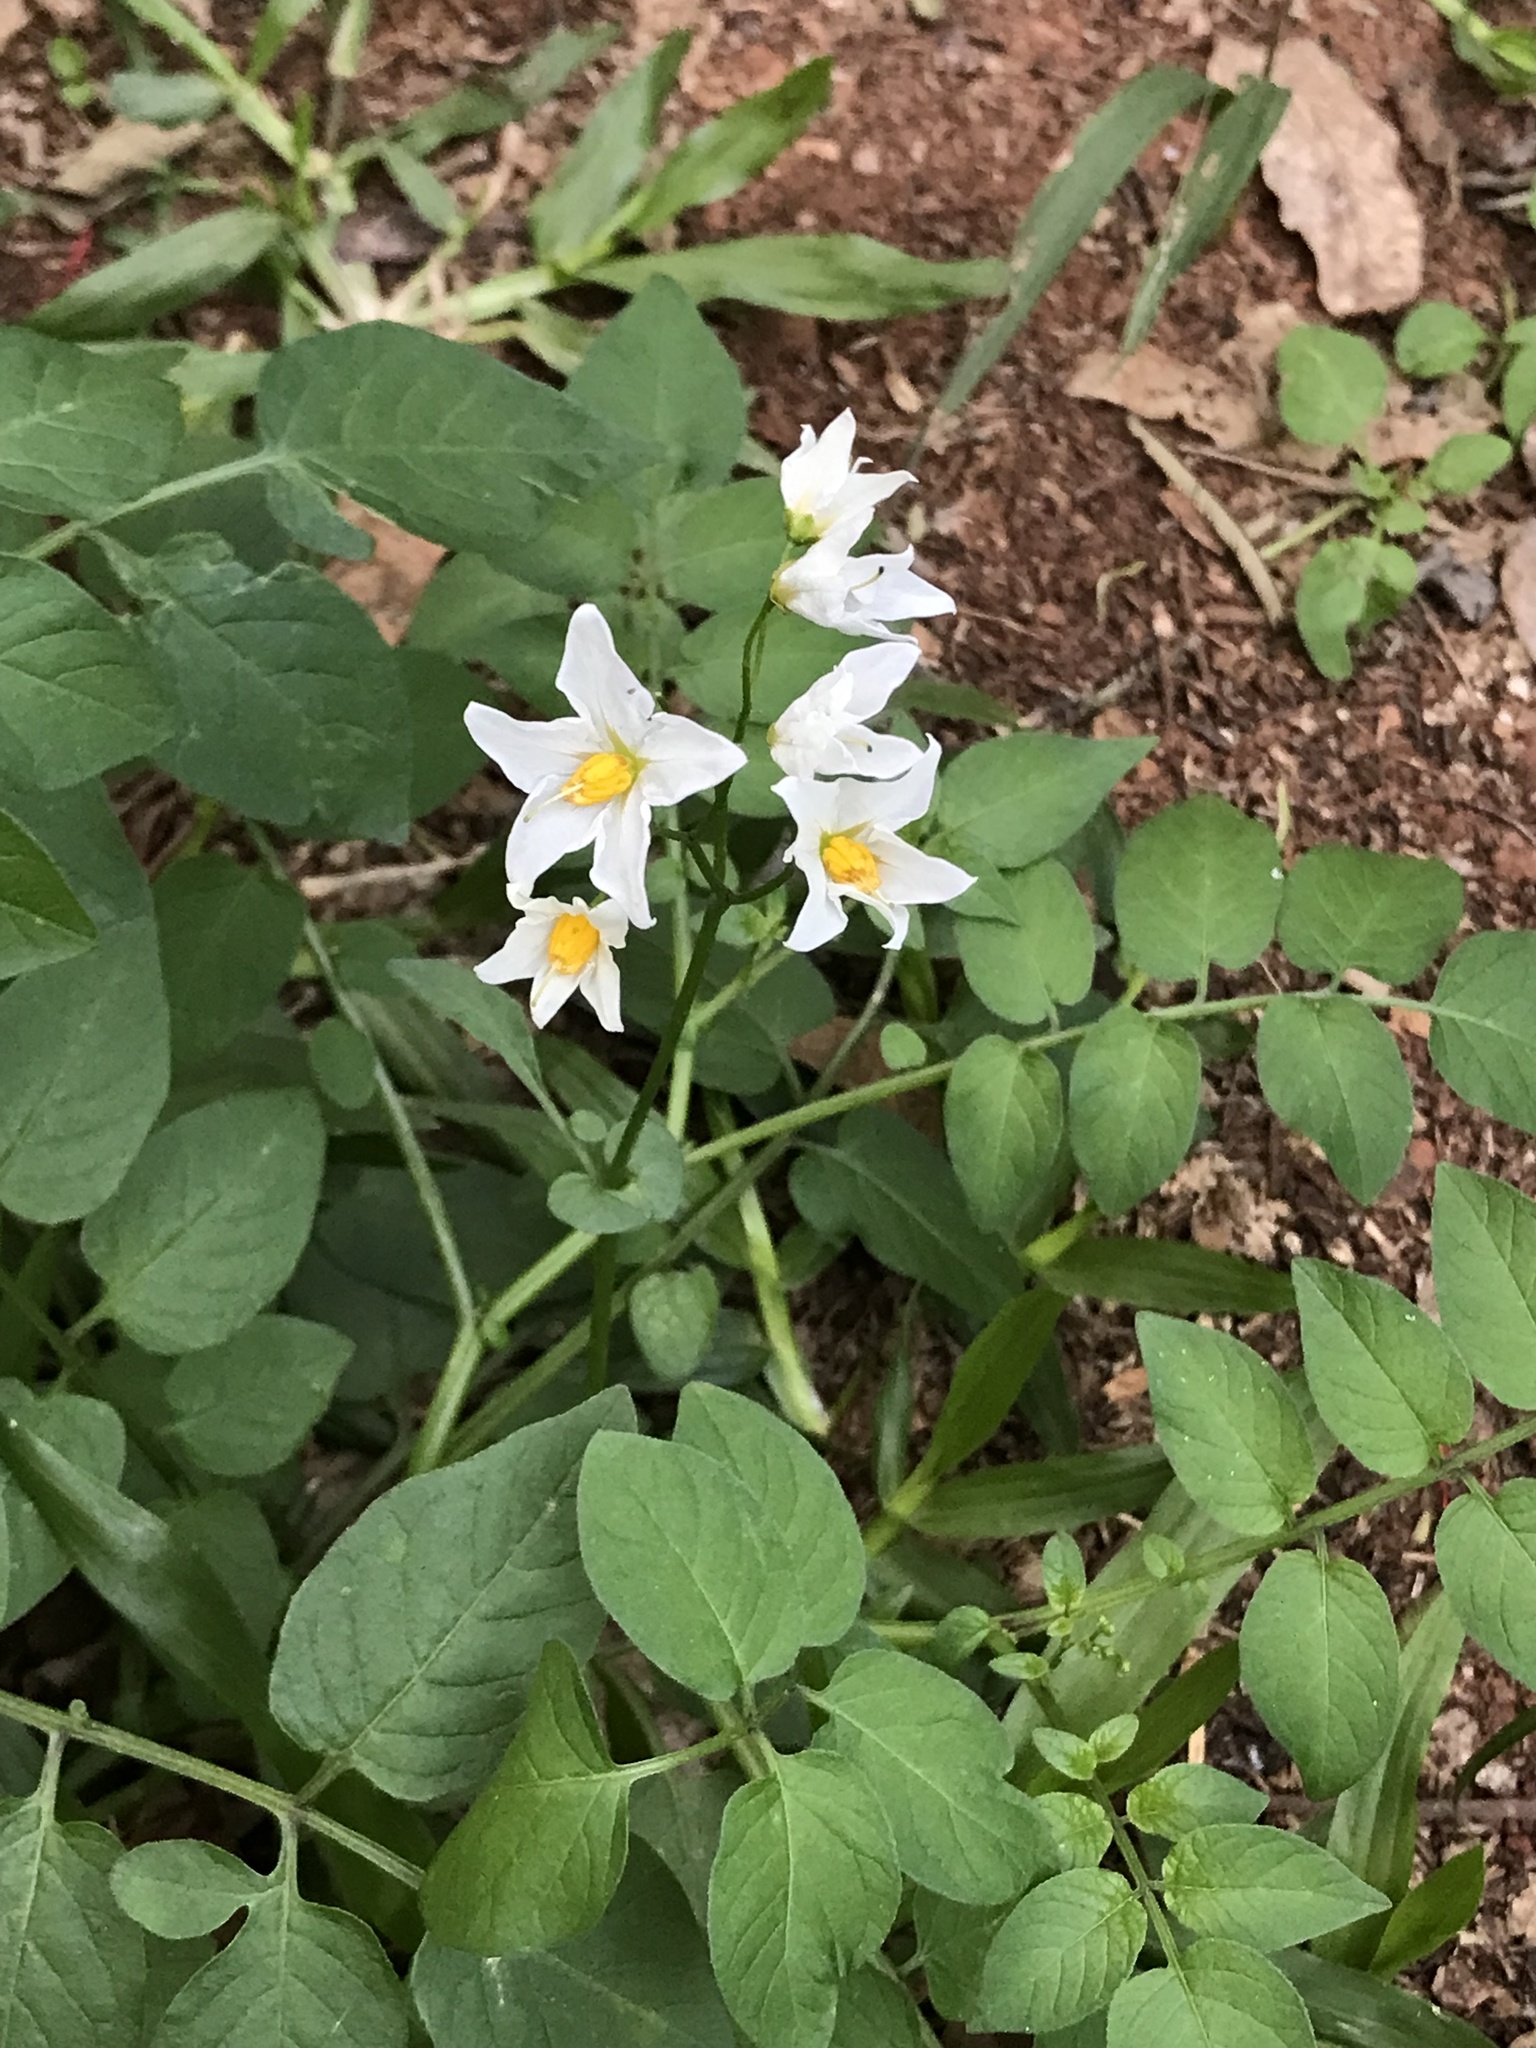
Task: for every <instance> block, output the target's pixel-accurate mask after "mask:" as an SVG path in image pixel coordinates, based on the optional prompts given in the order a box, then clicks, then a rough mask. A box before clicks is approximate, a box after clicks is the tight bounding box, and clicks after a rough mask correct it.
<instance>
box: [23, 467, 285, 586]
mask: <svg viewBox="0 0 1536 2048" xmlns="http://www.w3.org/2000/svg"><path fill="white" fill-rule="evenodd" d="M287 459H288V458H287V457H286V456H285V455H282V454H280V453H279V452H278V451H277V450H276V449H275V448H261V449H258V450H257V451H256V452H255V453H254V454H251V455H238V456H236V457H235V459H234V461H232V462H219V463H215V465H214V466H213V468H212V469H200V470H198V471H197V472H196V474H195V475H193V476H181V477H173V478H172V479H171V480H170V482H169V483H164V484H157V485H156V486H155V488H154V489H153V490H152V491H146V492H145V493H144V495H143V496H142V497H141V498H132V499H130V500H129V502H128V503H127V504H126V505H114V506H113V508H112V510H111V511H110V512H102V513H98V515H97V516H96V517H95V518H94V519H72V520H70V522H69V524H68V525H67V526H56V527H54V529H53V530H52V532H51V533H45V534H44V535H43V536H42V538H41V539H40V540H35V541H33V542H32V544H31V546H30V547H25V548H19V549H18V550H17V553H18V554H19V555H20V557H21V558H22V560H24V561H29V562H44V561H46V560H47V559H48V557H49V556H50V555H57V554H59V553H61V552H62V551H63V550H64V549H65V548H67V547H73V545H74V544H75V542H76V541H77V540H79V539H81V537H82V536H83V535H85V534H88V533H97V532H99V531H100V530H101V528H102V527H104V526H111V525H112V524H113V523H114V522H115V521H116V520H119V519H126V518H128V517H129V515H130V514H132V513H134V512H147V511H148V510H149V509H150V507H151V506H153V505H166V504H169V503H170V502H171V500H172V499H174V498H189V497H193V496H195V495H196V494H197V492H199V491H210V490H214V489H215V488H217V486H218V485H220V484H227V483H230V482H232V481H233V480H234V479H235V478H236V477H242V476H253V475H255V474H256V473H257V472H258V471H260V470H264V469H280V468H282V466H283V464H284V463H285V462H286V461H287Z"/></svg>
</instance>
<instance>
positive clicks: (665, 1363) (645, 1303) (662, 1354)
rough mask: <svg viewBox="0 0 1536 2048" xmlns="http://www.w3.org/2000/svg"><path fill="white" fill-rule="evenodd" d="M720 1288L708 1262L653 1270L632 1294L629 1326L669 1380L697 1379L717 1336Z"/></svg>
mask: <svg viewBox="0 0 1536 2048" xmlns="http://www.w3.org/2000/svg"><path fill="white" fill-rule="evenodd" d="M719 1319H720V1288H719V1284H718V1282H717V1281H716V1279H715V1276H714V1274H713V1273H712V1272H711V1271H710V1269H709V1267H708V1266H687V1267H683V1268H681V1269H680V1270H678V1271H675V1272H671V1273H648V1274H647V1275H646V1276H645V1278H644V1279H643V1280H639V1281H637V1282H636V1283H635V1285H634V1287H633V1288H632V1289H631V1290H630V1296H629V1327H630V1328H631V1330H633V1332H634V1336H635V1342H636V1343H637V1344H638V1345H639V1347H640V1353H641V1356H642V1357H643V1358H644V1360H645V1362H646V1364H647V1365H648V1366H649V1367H650V1368H651V1371H652V1372H653V1373H655V1375H656V1377H657V1379H659V1380H660V1381H661V1382H662V1383H663V1384H664V1385H665V1386H669V1387H679V1386H682V1385H683V1384H684V1382H685V1381H687V1380H690V1379H692V1377H693V1375H694V1374H695V1373H696V1372H697V1371H698V1369H699V1367H700V1365H701V1364H702V1363H703V1361H704V1358H705V1356H706V1354H707V1353H708V1351H709V1348H710V1345H711V1344H712V1343H713V1341H714V1335H715V1329H716V1325H717V1324H718V1322H719Z"/></svg>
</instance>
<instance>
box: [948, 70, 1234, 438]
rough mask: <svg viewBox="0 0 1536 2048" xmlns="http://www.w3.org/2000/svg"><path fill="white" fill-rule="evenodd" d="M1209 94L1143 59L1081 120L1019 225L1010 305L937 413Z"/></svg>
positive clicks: (995, 355)
mask: <svg viewBox="0 0 1536 2048" xmlns="http://www.w3.org/2000/svg"><path fill="white" fill-rule="evenodd" d="M1210 91H1211V88H1210V86H1209V85H1208V83H1207V82H1206V80H1205V79H1204V78H1202V77H1201V76H1200V74H1199V73H1198V72H1195V71H1187V70H1185V69H1183V68H1182V67H1181V66H1179V65H1175V64H1149V65H1148V66H1147V68H1146V69H1145V70H1144V71H1142V72H1141V73H1140V74H1139V75H1138V76H1137V77H1135V78H1133V79H1132V80H1131V81H1130V83H1129V84H1128V85H1124V86H1122V87H1121V88H1120V90H1119V91H1118V92H1117V93H1116V94H1115V95H1114V97H1113V98H1112V99H1110V100H1108V101H1107V102H1106V103H1105V104H1104V105H1103V106H1102V107H1100V108H1099V110H1098V111H1097V113H1095V114H1093V115H1092V116H1091V117H1090V119H1089V120H1087V121H1086V122H1085V123H1084V124H1083V127H1082V128H1081V130H1080V131H1079V133H1078V136H1077V140H1076V142H1075V143H1074V145H1073V149H1072V158H1071V161H1070V162H1069V163H1068V164H1066V165H1065V166H1064V167H1063V168H1062V169H1061V170H1059V171H1053V172H1052V173H1051V175H1050V177H1049V178H1047V179H1046V181H1045V183H1044V184H1043V185H1042V186H1041V188H1040V190H1039V191H1038V192H1037V193H1036V195H1035V197H1034V199H1033V200H1032V201H1031V203H1030V206H1029V210H1028V212H1027V213H1026V214H1025V215H1024V218H1023V220H1022V221H1021V222H1020V223H1019V231H1018V234H1017V235H1016V237H1015V238H1014V244H1013V253H1012V256H1011V258H1010V261H1009V269H1010V271H1011V272H1012V273H1013V277H1012V283H1011V285H1010V286H1009V288H1008V289H1009V298H1008V303H1007V305H1006V306H1005V307H1003V309H1002V310H1001V311H1000V312H999V313H997V314H995V315H994V316H993V318H992V319H991V320H990V321H989V322H988V323H987V325H986V326H985V327H984V328H983V329H982V331H981V332H980V334H978V335H977V336H976V338H975V339H974V340H973V341H972V342H971V344H970V346H969V347H968V348H967V349H966V351H965V353H964V354H963V355H962V356H961V358H960V361H959V362H958V363H957V364H956V366H955V368H954V370H953V371H952V372H951V373H950V379H949V382H948V384H947V385H946V386H945V387H944V394H943V396H942V398H941V399H940V400H939V406H940V410H941V411H943V412H947V413H957V412H959V411H960V410H961V408H962V407H963V406H964V405H965V404H966V403H967V401H968V400H969V399H970V397H971V395H972V393H973V392H974V391H975V389H976V387H977V385H978V384H980V383H981V381H982V379H983V378H984V377H986V376H987V375H988V374H989V373H990V372H991V370H992V369H993V368H994V367H995V365H996V364H997V363H998V361H999V360H1000V359H1001V357H1002V355H1003V352H1004V350H1005V349H1006V348H1007V347H1008V345H1009V344H1010V342H1011V341H1012V340H1013V337H1014V336H1015V334H1017V333H1018V331H1019V329H1020V328H1021V327H1022V326H1023V324H1024V322H1025V321H1026V320H1027V319H1028V318H1029V316H1030V314H1031V313H1032V312H1033V311H1034V309H1035V307H1036V306H1037V305H1038V304H1039V302H1040V299H1041V296H1042V295H1043V293H1044V292H1045V290H1046V288H1047V286H1048V285H1049V284H1050V282H1051V280H1052V279H1053V278H1054V277H1055V276H1056V273H1057V272H1058V271H1059V270H1060V269H1061V267H1062V265H1063V264H1064V263H1065V262H1066V260H1067V258H1068V257H1069V256H1070V255H1071V253H1072V251H1073V250H1074V249H1075V248H1076V247H1077V245H1078V244H1079V242H1081V241H1082V239H1083V237H1084V236H1085V235H1086V234H1087V233H1088V231H1089V229H1090V228H1091V227H1092V226H1093V223H1094V220H1095V219H1096V217H1097V215H1098V213H1099V210H1100V208H1101V207H1102V206H1103V205H1104V203H1105V201H1106V200H1107V199H1108V198H1109V197H1110V195H1111V194H1112V193H1113V191H1114V190H1115V187H1116V186H1117V185H1118V184H1119V183H1120V180H1121V179H1122V178H1123V177H1124V176H1125V175H1126V173H1127V172H1128V171H1130V170H1131V169H1132V168H1133V166H1134V165H1135V163H1136V160H1137V158H1138V157H1139V156H1140V155H1141V154H1142V152H1143V150H1145V149H1146V147H1147V145H1148V144H1149V143H1150V142H1151V141H1152V140H1153V139H1154V137H1155V136H1157V135H1158V134H1159V133H1160V131H1161V130H1162V129H1164V128H1165V127H1166V126H1167V125H1168V123H1169V122H1170V121H1173V120H1176V119H1177V118H1178V116H1179V115H1180V114H1185V113H1188V112H1189V110H1190V109H1191V108H1192V107H1195V106H1198V105H1199V104H1200V102H1201V101H1203V100H1206V99H1208V98H1209V96H1210Z"/></svg>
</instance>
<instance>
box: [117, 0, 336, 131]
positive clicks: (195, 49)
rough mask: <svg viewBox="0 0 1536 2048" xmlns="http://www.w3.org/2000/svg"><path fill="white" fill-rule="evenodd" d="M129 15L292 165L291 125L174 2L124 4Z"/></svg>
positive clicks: (135, 0) (156, 0) (127, 1)
mask: <svg viewBox="0 0 1536 2048" xmlns="http://www.w3.org/2000/svg"><path fill="white" fill-rule="evenodd" d="M125 4H126V5H127V7H128V9H129V11H130V12H131V13H133V14H136V15H137V16H138V18H139V20H140V21H142V22H143V23H144V24H145V25H146V27H148V28H155V29H158V30H159V31H160V33H161V35H163V36H165V37H166V38H167V39H168V40H169V41H170V42H173V43H175V44H177V45H178V46H179V47H180V48H181V49H183V50H185V51H186V53H187V55H188V56H189V57H191V58H192V59H193V60H194V61H195V62H196V63H198V64H201V65H202V67H203V69H204V70H205V71H206V72H207V74H208V76H209V77H210V78H211V79H213V80H214V81H215V83H216V84H218V85H221V86H222V87H223V88H224V93H225V97H226V98H227V99H228V101H229V104H230V107H231V109H232V110H233V111H234V112H235V113H236V114H238V116H239V117H240V119H241V120H242V121H243V122H244V123H245V125H246V127H247V128H249V129H250V131H251V133H252V134H253V135H255V136H257V137H258V138H259V139H260V140H261V141H262V142H264V143H265V144H266V145H267V147H268V149H270V150H271V152H272V154H273V155H274V156H277V157H281V159H282V160H283V162H284V163H285V164H289V165H292V163H293V162H294V159H295V157H296V155H297V150H296V147H295V144H294V135H293V128H292V125H291V124H290V123H289V122H288V121H286V120H285V119H284V118H283V116H282V115H281V114H280V113H279V112H278V110H277V108H276V107H275V106H274V105H273V104H272V102H271V100H269V99H268V98H267V96H266V94H265V93H264V92H262V91H261V90H260V89H259V88H258V87H257V86H254V85H252V84H251V82H250V80H249V79H248V78H245V77H243V76H242V75H241V73H240V72H238V71H237V70H236V69H235V67H234V65H233V64H231V63H230V61H229V59H228V58H227V57H226V56H225V54H224V52H223V51H222V50H221V49H220V48H219V46H218V44H217V43H216V42H214V41H213V40H212V38H211V37H209V36H206V35H204V33H203V31H202V30H201V29H200V28H199V27H198V26H197V24H196V22H194V21H192V20H191V19H190V18H189V17H188V16H187V15H186V14H185V13H184V12H183V11H182V9H181V8H180V7H178V6H177V5H176V0H125Z"/></svg>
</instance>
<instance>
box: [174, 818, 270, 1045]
mask: <svg viewBox="0 0 1536 2048" xmlns="http://www.w3.org/2000/svg"><path fill="white" fill-rule="evenodd" d="M154 900H155V919H156V922H157V924H158V925H159V928H160V964H161V968H162V970H163V972H164V975H165V994H166V1000H167V1002H168V1003H169V1004H170V1011H171V1051H172V1054H173V1056H174V1058H175V1060H176V1062H177V1064H178V1066H192V1065H194V1064H196V1062H198V1061H199V1060H203V1059H206V1058H207V1057H208V1055H209V1054H210V1053H215V1052H218V1051H220V1050H221V1049H222V1048H223V1047H224V1046H226V1045H227V1044H228V1043H229V1041H230V1039H232V1038H233V1037H234V1035H235V1033H236V1032H237V1031H240V1030H243V1029H244V1027H245V1026H246V1025H247V1024H254V1023H255V1021H256V1019H257V1018H258V1017H259V1016H260V1015H261V1013H262V1011H263V1010H264V1009H265V1008H266V1007H267V1005H268V1004H269V1003H270V1002H271V1001H272V999H273V998H274V997H275V996H276V995H277V994H278V992H279V990H280V989H281V988H282V986H283V983H284V982H285V981H286V980H287V979H288V974H289V970H290V969H291V968H292V966H293V958H294V955H295V953H296V952H297V951H298V946H299V939H300V937H301V935H302V933H303V930H304V899H303V898H302V897H301V896H300V895H299V892H298V891H297V890H296V889H294V888H292V887H291V886H290V885H289V884H287V883H285V882H280V881H279V880H278V879H277V878H276V876H274V875H270V874H268V872H267V870H266V869H265V868H259V867H249V868H248V867H241V866H240V865H239V863H238V862H236V861H232V860H229V859H227V858H226V857H225V856H224V855H223V854H218V853H199V854H195V855H193V856H192V857H191V858H190V859H188V860H178V861H173V862H172V864H171V866H170V867H168V868H167V869H166V871H165V873H164V874H163V875H161V876H160V878H159V879H158V880H157V881H156V883H155V885H154Z"/></svg>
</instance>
